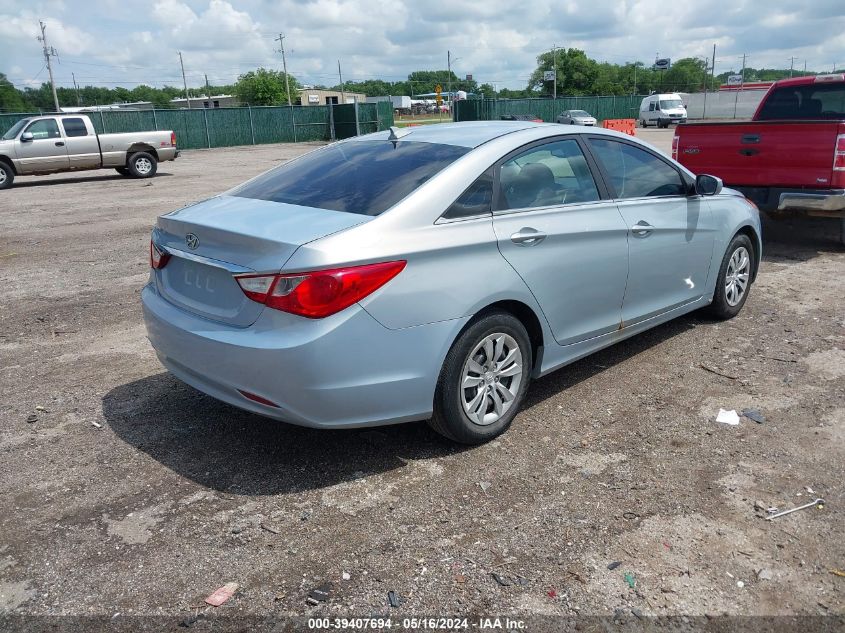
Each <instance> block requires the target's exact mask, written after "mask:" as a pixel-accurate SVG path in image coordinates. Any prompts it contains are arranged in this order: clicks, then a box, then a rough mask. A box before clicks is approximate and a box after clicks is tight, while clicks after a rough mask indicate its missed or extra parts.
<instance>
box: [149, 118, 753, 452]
mask: <svg viewBox="0 0 845 633" xmlns="http://www.w3.org/2000/svg"><path fill="white" fill-rule="evenodd" d="M761 248H762V244H761V241H760V221H759V218H758V214H757V209H756V207H754V206H753V205H752V204H751V203H750V202H748V201H747V200H746V199H745V198H744V197H743V196H741V195H740V194H738V193H736V192H734V191H731V190H728V189H724V190H723V189H722V187H721V182H720V181H719V180H718V179H717V178H714V177H711V176H698V177H697V178H696V177H695V176H693V175H692V174H691V173H690V172H688V171H687V170H685V169H684V168H683V167H682V166H680V165H679V164H677V163H675V162H674V161H672V160H671V159H669V158H667V157H666V156H665V155H663V154H661V153H660V152H658V151H657V150H655V149H653V148H652V147H650V146H649V145H646V144H645V143H642V142H640V141H638V140H636V139H635V138H632V137H629V136H626V135H622V134H619V133H616V132H612V131H608V130H600V129H596V130H590V131H584V130H583V129H578V128H565V129H562V128H561V127H560V126H559V125H555V124H535V123H529V122H507V121H496V122H473V123H458V124H443V125H432V126H424V127H417V128H406V129H405V130H401V131H400V130H397V129H393V130H391V131H389V132H387V131H385V132H379V133H376V134H370V135H368V136H362V137H358V138H353V139H349V140H346V141H342V142H339V143H335V144H332V145H329V146H326V147H323V148H320V149H317V150H315V151H313V152H310V153H308V154H305V155H303V156H302V157H300V158H297V159H295V160H293V161H290V162H288V163H286V164H284V165H282V166H280V167H277V168H275V169H273V170H271V171H268V172H266V173H264V174H262V175H260V176H258V177H256V178H254V179H252V180H250V181H248V182H246V183H245V184H243V185H241V186H239V187H237V188H235V189H233V190H231V191H228V192H226V193H224V194H222V195H219V196H216V197H214V198H211V199H209V200H206V201H205V202H200V203H198V204H194V205H191V206H188V207H185V208H183V209H180V210H178V211H173V212H172V213H167V214H165V215H162V216H160V217H159V218H158V221H157V223H156V226H155V228H154V230H153V232H152V240H151V243H150V264H151V267H152V271H151V275H150V280H149V283H148V284H147V285H146V287H145V288H144V289H143V292H142V301H143V310H144V318H145V321H146V325H147V332H148V335H149V339H150V341H151V342H152V345H153V347H154V348H155V350H156V352H157V353H158V356H159V358H160V359H161V362H162V363H163V364H164V366H165V367H166V368H167V369H169V370H170V371H171V372H172V373H173V374H174V375H175V376H177V377H178V378H180V379H181V380H183V381H184V382H186V383H188V384H190V385H193V386H194V387H196V388H197V389H199V390H200V391H203V392H205V393H207V394H209V395H211V396H214V397H215V398H218V399H220V400H223V401H225V402H228V403H230V404H233V405H235V406H237V407H241V408H243V409H247V410H249V411H253V412H255V413H259V414H261V415H265V416H269V417H272V418H277V419H279V420H284V421H286V422H292V423H294V424H301V425H305V426H312V427H322V428H339V427H343V428H348V427H361V426H368V425H379V424H392V423H396V422H407V421H412V420H430V424H431V425H432V427H433V428H434V429H435V430H437V431H438V432H440V433H442V434H443V435H445V436H447V437H449V438H451V439H453V440H455V441H458V442H463V443H468V444H473V443H480V442H484V441H487V440H489V439H491V438H493V437H495V436H496V435H498V434H500V433H502V432H503V431H505V430H506V429H507V428H508V426H509V425H510V424H511V422H512V420H513V419H514V416H515V415H516V414H517V411H518V410H519V408H520V406H521V405H522V403H523V402H524V400H525V396H526V392H527V390H528V386H529V383H530V382H531V380H532V378H536V377H538V376H542V375H544V374H547V373H549V372H551V371H554V370H556V369H559V368H561V367H563V366H565V365H567V364H568V363H571V362H573V361H575V360H577V359H579V358H581V357H583V356H586V355H587V354H590V353H592V352H595V351H596V350H599V349H602V348H604V347H607V346H608V345H612V344H614V343H617V342H619V341H621V340H623V339H625V338H628V337H629V336H633V335H634V334H637V333H639V332H642V331H644V330H646V329H648V328H651V327H654V326H655V325H659V324H661V323H664V322H666V321H668V320H670V319H673V318H675V317H677V316H680V315H682V314H685V313H687V312H691V311H693V310H696V309H698V308H703V307H705V306H709V309H710V310H711V312H712V313H713V314H715V315H716V316H717V317H720V318H730V317H732V316H734V315H736V314H737V313H738V312H739V311H740V309H741V308H742V306H743V304H744V303H745V300H746V299H747V297H748V293H749V290H750V287H751V283H752V282H753V280H754V276H755V274H756V272H757V266H758V263H759V261H760V255H761Z"/></svg>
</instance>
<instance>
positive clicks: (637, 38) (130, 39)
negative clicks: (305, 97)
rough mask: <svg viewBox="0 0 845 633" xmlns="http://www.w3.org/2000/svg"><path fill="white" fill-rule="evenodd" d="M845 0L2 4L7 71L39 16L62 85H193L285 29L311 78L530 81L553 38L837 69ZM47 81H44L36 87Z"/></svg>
mask: <svg viewBox="0 0 845 633" xmlns="http://www.w3.org/2000/svg"><path fill="white" fill-rule="evenodd" d="M841 1H842V0H815V2H814V3H813V8H812V11H809V10H808V11H803V10H800V11H799V10H796V6H797V5H795V3H794V0H710V3H709V4H708V5H707V7H706V10H702V5H701V4H700V3H699V4H696V3H680V4H678V3H676V4H674V5H672V7H671V10H670V11H667V10H666V6H665V5H661V4H659V3H654V2H651V1H646V0H594V1H593V2H590V3H584V2H583V0H534V1H533V2H532V3H530V4H523V3H519V2H513V0H485V1H484V2H479V1H477V0H472V1H469V0H429V1H428V2H426V3H423V4H420V3H419V2H412V1H411V0H158V1H156V2H154V3H153V4H152V5H151V4H150V3H149V2H148V1H147V0H88V1H86V2H82V1H81V0H80V1H78V2H76V1H74V2H60V1H51V0H43V1H42V2H38V0H35V2H33V0H0V41H2V42H3V44H4V49H7V50H4V56H3V62H2V63H4V64H5V65H6V69H7V70H4V68H2V66H0V72H8V73H9V74H10V76H11V77H12V79H13V81H15V82H16V83H23V82H24V81H32V80H33V79H34V78H35V77H36V75H37V73H38V72H39V70H40V68H41V66H42V64H43V61H42V58H41V55H40V46H39V44H38V42H37V41H36V40H35V36H36V35H37V33H38V18H39V16H48V18H49V19H48V31H47V35H48V38H49V39H50V43H51V45H52V46H54V47H55V48H56V49H58V50H59V53H60V56H61V61H62V63H61V64H60V65H58V66H57V68H56V76H57V80H58V81H59V82H60V83H65V84H68V83H69V82H70V73H71V71H73V72H75V73H76V75H77V78H78V79H79V78H81V79H82V81H83V82H84V83H88V82H91V83H103V84H105V85H116V84H117V83H118V82H124V83H125V84H127V85H132V84H133V83H153V84H161V83H170V84H175V85H178V84H180V83H181V74H180V69H179V61H178V57H177V54H176V52H177V50H181V51H182V53H183V57H184V60H185V69H186V72H187V74H188V81H189V84H192V85H200V84H201V83H203V81H204V74H205V73H208V75H209V80H210V81H212V82H215V83H229V82H233V81H234V80H235V79H236V77H237V75H238V74H240V73H242V72H246V71H247V70H250V69H252V68H255V67H256V66H259V65H264V66H269V67H273V68H279V67H280V66H281V63H280V61H281V60H280V56H279V54H278V53H277V52H276V48H277V47H278V43H277V42H274V41H273V40H274V39H275V38H276V37H277V33H278V32H279V31H284V33H285V35H286V39H285V47H286V49H287V51H288V67H289V69H290V70H291V72H293V73H294V74H296V75H297V76H298V77H299V78H300V79H301V80H303V81H305V82H308V83H325V84H332V83H335V82H336V73H337V59H338V58H340V59H341V60H342V63H343V71H344V77H345V78H347V79H362V78H367V77H381V78H384V79H390V80H398V79H402V78H403V77H405V76H407V74H408V73H409V72H410V71H412V70H420V69H442V68H445V66H446V51H447V50H450V51H451V52H452V57H453V59H454V60H455V62H454V64H453V69H454V70H455V72H456V73H457V74H459V75H463V74H466V73H472V74H473V75H474V76H475V78H476V79H478V80H479V81H480V82H490V83H497V84H498V85H499V87H503V86H507V87H524V85H525V83H526V81H527V78H528V76H529V75H530V74H531V71H532V70H533V69H534V67H535V65H536V57H537V55H538V54H539V53H541V52H543V51H546V50H549V49H550V48H551V47H552V46H553V45H558V46H563V47H573V46H575V47H580V48H584V49H586V51H587V53H588V54H589V55H590V56H591V57H595V58H597V59H601V60H608V61H613V62H624V61H630V60H635V59H636V60H641V61H646V62H647V61H650V60H651V59H652V58H653V56H654V55H655V53H656V52H659V53H660V55H661V56H666V57H672V58H674V59H678V58H680V57H686V56H706V57H708V58H709V56H710V54H711V52H712V46H713V43H714V42H715V43H716V44H717V45H718V50H717V65H716V70H717V72H721V71H723V70H729V69H730V68H731V67H734V68H738V67H739V65H740V64H741V56H742V54H743V53H747V54H749V57H748V63H749V65H751V66H754V67H762V66H768V67H784V66H788V63H789V61H788V60H789V58H790V57H792V56H795V57H797V58H798V59H797V62H796V66H798V67H802V66H803V60H804V58H806V59H807V60H808V68H810V69H818V70H829V69H830V68H831V65H832V64H833V62H834V61H836V60H837V59H838V60H840V63H841V64H843V65H845V36H843V35H842V33H843V32H844V31H845V16H843V13H845V12H843V10H842V5H841ZM41 80H43V75H41V76H39V77H38V79H37V81H36V83H37V82H40V81H41Z"/></svg>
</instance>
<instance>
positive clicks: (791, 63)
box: [789, 56, 795, 79]
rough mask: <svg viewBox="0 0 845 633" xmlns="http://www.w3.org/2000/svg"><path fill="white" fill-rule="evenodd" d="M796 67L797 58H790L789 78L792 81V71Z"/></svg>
mask: <svg viewBox="0 0 845 633" xmlns="http://www.w3.org/2000/svg"><path fill="white" fill-rule="evenodd" d="M794 67H795V56H792V57H790V58H789V78H790V79H792V69H793V68H794Z"/></svg>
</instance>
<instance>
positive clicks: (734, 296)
mask: <svg viewBox="0 0 845 633" xmlns="http://www.w3.org/2000/svg"><path fill="white" fill-rule="evenodd" d="M752 270H754V247H753V246H752V245H751V240H750V239H748V236H747V235H743V234H740V235H737V236H735V237H734V238H733V239H732V240H731V243H730V244H729V245H728V248H727V250H726V251H725V256H724V257H723V258H722V265H721V267H720V268H719V276H718V277H717V278H716V292H715V293H714V295H713V303H711V304H710V309H709V311H710V314H712V315H713V316H715V317H716V318H717V319H732V318H733V317H735V316H736V315H737V314H739V311H740V310H742V306H744V305H745V300H746V299H747V298H748V292H749V291H750V290H751V272H752Z"/></svg>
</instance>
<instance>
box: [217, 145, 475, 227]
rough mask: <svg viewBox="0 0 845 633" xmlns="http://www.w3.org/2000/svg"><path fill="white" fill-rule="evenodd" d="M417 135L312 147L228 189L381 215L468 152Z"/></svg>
mask: <svg viewBox="0 0 845 633" xmlns="http://www.w3.org/2000/svg"><path fill="white" fill-rule="evenodd" d="M469 150H470V148H468V147H459V146H456V145H442V144H439V143H420V142H413V141H394V142H391V141H352V142H348V143H337V144H335V145H329V146H328V147H325V148H323V149H320V150H317V151H315V152H311V153H310V154H307V155H305V156H303V157H302V158H299V159H297V160H294V161H291V162H290V163H287V164H285V165H281V166H279V167H277V168H276V169H273V170H271V171H268V172H267V173H265V174H262V175H261V176H258V177H257V178H255V179H253V180H251V181H249V182H247V183H246V184H244V185H242V186H240V187H238V188H236V189H233V190H232V191H230V192H229V195H233V196H240V197H242V198H256V199H258V200H269V201H271V202H285V203H288V204H296V205H300V206H305V207H315V208H318V209H331V210H333V211H345V212H347V213H359V214H361V215H372V216H375V215H379V214H381V213H383V212H384V211H386V210H387V209H389V208H390V207H392V206H393V205H395V204H396V203H397V202H399V201H400V200H402V199H403V198H405V197H406V196H407V195H409V194H410V193H411V192H413V191H414V190H415V189H417V188H419V187H420V186H421V185H422V184H423V183H425V182H426V181H428V180H429V179H431V178H432V177H433V176H434V175H435V174H437V173H438V172H440V171H441V170H443V169H444V168H446V167H447V166H448V165H451V164H452V163H453V162H455V161H456V160H457V159H459V158H460V157H461V156H463V155H464V154H466V153H467V152H469Z"/></svg>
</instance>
